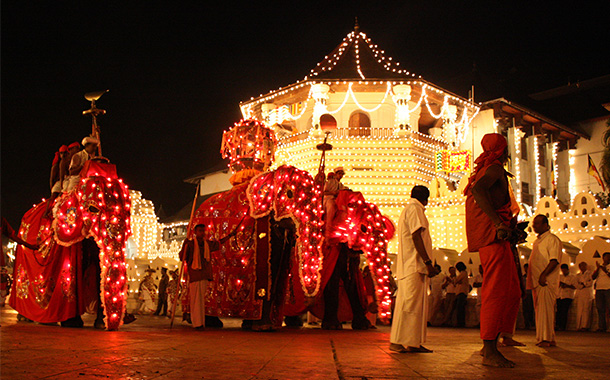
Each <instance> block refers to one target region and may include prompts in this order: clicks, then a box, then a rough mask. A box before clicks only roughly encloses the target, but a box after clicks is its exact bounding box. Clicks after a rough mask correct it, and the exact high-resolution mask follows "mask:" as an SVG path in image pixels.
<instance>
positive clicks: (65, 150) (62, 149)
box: [59, 145, 68, 153]
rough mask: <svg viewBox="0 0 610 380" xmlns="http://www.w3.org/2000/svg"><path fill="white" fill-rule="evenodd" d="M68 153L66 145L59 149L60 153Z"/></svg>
mask: <svg viewBox="0 0 610 380" xmlns="http://www.w3.org/2000/svg"><path fill="white" fill-rule="evenodd" d="M67 151H68V147H67V146H66V145H62V146H60V147H59V153H64V152H67Z"/></svg>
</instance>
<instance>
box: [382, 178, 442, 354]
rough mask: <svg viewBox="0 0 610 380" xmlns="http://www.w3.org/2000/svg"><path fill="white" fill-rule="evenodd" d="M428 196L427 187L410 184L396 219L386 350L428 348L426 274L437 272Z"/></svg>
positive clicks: (431, 275) (427, 275)
mask: <svg viewBox="0 0 610 380" xmlns="http://www.w3.org/2000/svg"><path fill="white" fill-rule="evenodd" d="M429 196H430V191H429V190H428V188H427V187H425V186H414V187H413V190H411V199H409V202H408V203H407V206H406V207H405V208H404V210H402V213H401V214H400V218H399V220H398V257H397V260H396V263H397V265H396V280H397V283H398V292H397V295H396V306H395V308H394V316H393V319H392V329H391V332H390V351H394V352H432V350H429V349H427V348H425V347H424V346H423V343H424V342H425V340H426V332H427V322H428V318H427V311H428V288H429V286H430V279H429V278H430V277H434V276H435V275H436V274H437V273H438V272H437V269H436V268H435V267H434V266H433V265H432V238H431V237H430V228H429V224H428V218H426V215H425V213H424V211H425V207H426V205H427V204H428V197H429Z"/></svg>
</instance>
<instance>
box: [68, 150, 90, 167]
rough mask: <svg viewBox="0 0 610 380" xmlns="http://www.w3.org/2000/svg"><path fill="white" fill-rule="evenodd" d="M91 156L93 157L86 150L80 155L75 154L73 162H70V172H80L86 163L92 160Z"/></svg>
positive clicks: (79, 153)
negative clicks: (74, 170) (73, 170)
mask: <svg viewBox="0 0 610 380" xmlns="http://www.w3.org/2000/svg"><path fill="white" fill-rule="evenodd" d="M91 156H92V155H90V154H89V153H87V151H86V150H84V149H83V150H81V151H80V152H78V153H74V156H72V161H70V171H72V169H78V170H79V171H80V169H82V168H83V166H85V162H87V161H88V160H89V159H91Z"/></svg>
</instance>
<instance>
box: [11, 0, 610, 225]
mask: <svg viewBox="0 0 610 380" xmlns="http://www.w3.org/2000/svg"><path fill="white" fill-rule="evenodd" d="M125 3H129V4H128V5H125ZM205 3H207V2H205V1H197V2H193V4H189V3H188V2H181V1H173V2H167V3H163V2H157V1H121V2H106V1H96V2H92V1H84V0H81V1H78V2H51V1H15V0H10V1H2V66H1V70H2V89H1V90H2V93H1V101H2V189H1V193H2V215H3V216H5V217H7V218H8V219H9V221H10V222H11V224H13V226H14V227H17V226H18V224H19V220H20V218H21V216H22V215H23V213H25V212H26V211H27V209H29V208H30V207H31V206H32V204H33V203H35V202H38V201H39V200H40V199H41V198H42V197H48V196H49V185H48V182H49V180H48V177H49V170H50V165H51V161H52V158H53V154H54V152H55V151H56V150H57V149H58V148H59V146H60V145H62V144H69V143H71V142H73V141H80V140H81V139H82V138H83V137H84V136H86V135H88V134H89V133H90V131H91V126H90V125H91V124H90V119H89V118H87V117H85V116H83V115H82V114H81V112H82V111H83V110H85V109H88V108H89V103H88V102H87V101H86V100H85V99H84V97H83V95H84V94H85V93H86V92H91V91H97V90H104V89H109V90H110V92H109V93H107V94H105V95H104V96H103V97H102V98H101V99H100V100H99V101H98V103H97V105H98V107H99V108H103V109H105V110H106V111H107V112H108V113H107V115H105V116H103V117H102V118H101V119H100V120H99V122H100V125H101V129H102V147H103V153H104V156H106V157H108V158H109V159H110V160H111V162H113V163H114V164H116V165H117V170H118V173H119V176H121V177H122V178H123V179H124V180H125V182H126V183H127V184H128V185H129V186H130V188H132V189H136V190H140V191H142V193H143V196H144V197H145V198H147V199H150V200H152V201H153V202H154V203H155V206H156V208H157V209H158V208H159V207H160V206H161V205H163V208H164V210H165V211H166V213H167V214H169V215H171V214H172V213H175V212H176V211H178V210H179V209H180V208H181V207H182V206H184V205H185V204H187V203H188V202H189V201H191V200H192V197H193V195H194V191H195V187H194V186H193V185H190V184H186V183H184V182H183V179H184V178H186V177H189V176H191V175H193V174H195V173H197V172H199V171H202V170H205V169H208V168H210V167H212V166H214V165H216V164H218V163H219V161H220V160H221V157H220V154H219V150H220V141H221V136H222V131H223V130H224V129H226V128H227V127H228V126H230V125H232V124H233V123H234V122H235V121H238V120H239V119H240V117H241V113H240V110H239V102H240V101H242V100H247V99H249V98H250V97H252V96H258V95H259V94H261V93H266V92H268V91H269V90H273V89H277V88H278V87H281V86H285V85H288V84H291V83H294V82H296V81H298V80H301V79H303V77H304V76H305V75H307V74H308V73H309V71H310V70H311V69H312V68H313V67H315V65H316V64H317V63H318V62H320V61H321V60H322V59H323V58H324V56H325V55H326V54H328V53H330V52H331V51H332V50H333V49H334V48H335V47H336V46H337V45H338V44H339V43H340V42H341V40H342V39H343V38H344V37H345V35H346V34H347V33H349V32H350V31H351V30H352V29H353V26H354V18H355V17H358V20H359V24H360V28H361V31H362V32H364V33H366V34H367V35H368V36H369V37H370V38H372V40H373V42H374V43H376V44H377V45H379V47H380V48H381V49H382V50H385V52H386V54H387V55H389V56H391V57H393V58H394V59H395V60H397V61H399V62H400V64H401V66H402V67H403V68H405V69H407V70H409V71H411V72H415V73H417V74H419V75H421V76H422V77H423V78H424V79H426V80H428V81H431V82H432V83H435V84H436V85H438V86H440V87H442V88H445V89H447V90H449V91H452V92H454V93H457V94H459V95H462V96H464V97H466V96H467V93H468V90H469V87H470V85H471V83H472V82H473V80H474V81H475V85H476V87H475V95H476V98H475V100H476V101H485V100H489V99H492V98H496V97H500V96H504V97H506V98H508V99H513V100H518V99H519V97H524V96H526V95H527V94H531V93H533V92H537V91H542V90H546V89H550V88H554V87H557V86H562V85H565V84H567V83H568V82H575V81H578V80H585V79H590V78H593V77H596V76H600V75H603V74H608V73H609V72H610V69H609V67H610V64H609V58H608V50H609V49H608V48H609V46H608V37H609V36H610V27H609V26H608V25H609V24H610V20H609V18H608V14H610V12H609V9H608V5H607V4H608V2H597V3H599V4H602V3H605V4H606V5H604V7H605V8H601V5H595V4H593V5H588V4H587V3H589V2H570V3H569V4H571V5H562V4H564V3H563V2H548V4H549V7H543V6H542V5H539V4H534V5H527V6H519V5H517V4H518V2H507V1H498V2H496V1H469V2H462V1H425V2H424V1H419V2H416V1H402V2H399V3H398V4H400V5H396V6H392V5H377V4H375V3H378V2H373V1H367V2H365V3H366V4H367V5H356V2H352V3H353V4H352V5H344V4H342V3H341V2H329V1H326V2H322V3H314V2H298V4H300V5H299V6H295V5H291V4H292V3H293V2H283V3H279V2H278V3H277V6H269V5H262V4H260V3H261V2H248V4H249V5H242V3H240V2H236V3H232V2H223V3H222V4H218V5H205ZM384 3H386V2H384ZM388 3H389V2H388ZM566 3H567V2H566ZM592 3H595V2H592ZM112 4H114V5H112ZM347 4H349V3H347ZM473 63H476V69H477V71H476V74H473Z"/></svg>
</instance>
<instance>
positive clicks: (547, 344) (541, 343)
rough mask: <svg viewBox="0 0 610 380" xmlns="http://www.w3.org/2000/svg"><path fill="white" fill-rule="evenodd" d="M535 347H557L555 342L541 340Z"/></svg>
mask: <svg viewBox="0 0 610 380" xmlns="http://www.w3.org/2000/svg"><path fill="white" fill-rule="evenodd" d="M536 346H538V347H555V346H557V343H556V342H555V341H551V342H549V341H548V340H543V341H542V342H538V343H536Z"/></svg>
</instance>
